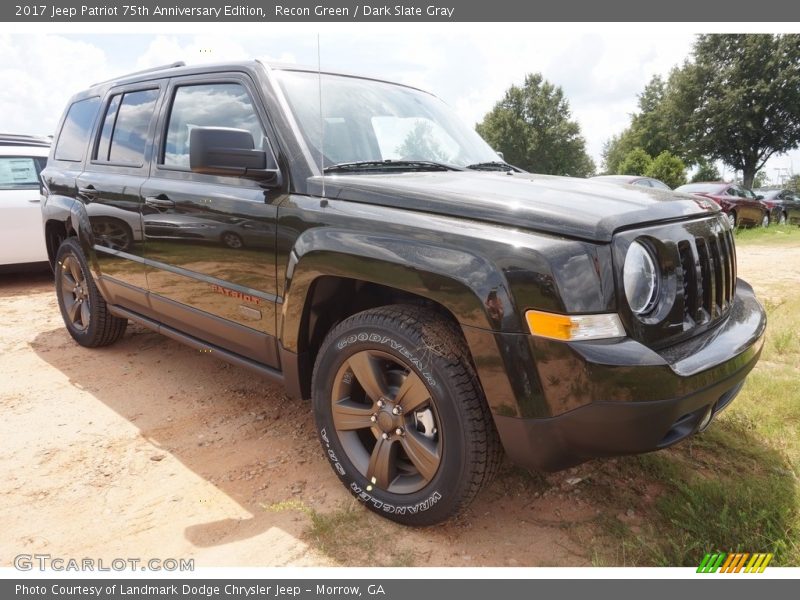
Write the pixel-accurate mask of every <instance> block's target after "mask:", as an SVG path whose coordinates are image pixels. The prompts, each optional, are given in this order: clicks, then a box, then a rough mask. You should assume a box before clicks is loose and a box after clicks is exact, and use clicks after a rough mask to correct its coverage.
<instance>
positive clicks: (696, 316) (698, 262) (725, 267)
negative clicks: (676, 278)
mask: <svg viewBox="0 0 800 600" xmlns="http://www.w3.org/2000/svg"><path fill="white" fill-rule="evenodd" d="M678 254H679V258H680V264H681V280H682V281H681V283H682V285H683V317H684V324H685V326H687V327H692V326H694V325H699V324H702V323H707V322H709V321H713V320H715V319H717V318H718V317H721V316H722V315H724V314H726V313H727V312H728V309H729V308H730V305H731V302H732V301H733V295H734V291H735V289H736V249H735V247H734V243H733V234H732V232H731V230H730V229H723V228H722V227H713V228H711V229H710V230H709V231H707V232H705V234H704V235H703V236H702V237H694V238H689V239H684V240H682V241H680V242H678Z"/></svg>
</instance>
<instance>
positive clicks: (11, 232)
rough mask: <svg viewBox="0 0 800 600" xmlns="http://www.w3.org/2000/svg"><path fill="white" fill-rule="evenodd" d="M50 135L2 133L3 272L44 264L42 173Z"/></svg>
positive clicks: (0, 224)
mask: <svg viewBox="0 0 800 600" xmlns="http://www.w3.org/2000/svg"><path fill="white" fill-rule="evenodd" d="M49 153H50V139H49V138H45V137H37V136H31V135H12V134H0V272H3V271H10V270H25V269H26V268H30V267H34V266H39V264H41V265H45V264H46V263H47V248H46V247H45V241H44V231H43V228H42V213H41V209H40V203H41V199H42V196H41V182H40V179H39V174H40V173H41V172H42V169H44V167H45V164H46V163H47V155H48V154H49Z"/></svg>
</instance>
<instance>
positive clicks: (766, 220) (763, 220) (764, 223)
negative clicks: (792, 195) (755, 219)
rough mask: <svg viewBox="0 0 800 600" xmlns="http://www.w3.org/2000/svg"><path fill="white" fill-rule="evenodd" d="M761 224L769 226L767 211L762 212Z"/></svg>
mask: <svg viewBox="0 0 800 600" xmlns="http://www.w3.org/2000/svg"><path fill="white" fill-rule="evenodd" d="M761 226H762V227H769V213H764V216H762V217H761Z"/></svg>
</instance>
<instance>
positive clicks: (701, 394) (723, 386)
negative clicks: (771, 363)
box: [494, 280, 766, 471]
mask: <svg viewBox="0 0 800 600" xmlns="http://www.w3.org/2000/svg"><path fill="white" fill-rule="evenodd" d="M765 329H766V315H765V313H764V310H763V308H762V307H761V305H760V304H759V303H758V301H757V300H756V298H755V295H754V294H753V290H752V288H751V287H750V286H749V285H747V284H746V283H744V282H743V281H741V280H739V281H738V282H737V288H736V296H735V301H734V305H733V307H732V309H731V312H730V314H729V315H728V317H727V318H726V319H725V320H724V321H723V322H722V323H720V324H719V325H718V326H716V327H715V328H713V329H712V330H709V331H707V332H705V333H703V334H702V335H699V336H697V337H695V338H692V339H690V340H689V341H687V342H683V343H681V344H677V345H675V346H671V347H669V348H666V349H663V350H660V351H659V352H655V351H653V350H650V349H649V348H647V347H645V346H643V345H641V344H639V343H638V342H636V341H634V340H631V339H625V340H622V341H618V342H614V343H607V342H581V343H569V344H566V343H561V342H546V344H553V343H556V344H561V346H562V347H561V348H560V349H559V350H558V351H555V350H553V348H552V347H549V351H547V352H545V351H544V350H543V348H544V346H543V342H542V341H541V340H535V341H532V342H531V343H532V344H533V345H534V347H535V348H534V351H533V354H534V355H538V356H539V358H542V357H545V356H546V357H548V358H549V361H550V364H549V365H547V364H545V365H542V364H540V365H539V370H540V375H541V377H540V379H541V381H542V384H543V388H544V392H545V395H546V396H549V397H550V398H549V402H548V404H549V405H550V406H551V407H554V406H555V405H557V403H558V402H559V400H558V399H556V398H554V396H555V395H557V394H558V393H559V392H562V393H561V396H560V397H561V400H562V401H563V402H565V404H564V406H566V407H573V406H574V408H568V410H565V411H564V412H562V413H561V414H557V416H548V417H537V418H520V417H516V416H504V415H502V414H498V413H497V412H495V415H494V418H495V424H496V426H497V430H498V432H499V434H500V437H501V440H502V442H503V446H504V447H505V450H506V453H507V454H508V455H509V458H511V459H512V460H513V461H514V462H516V463H518V464H520V465H522V466H525V467H529V468H534V469H537V470H547V471H554V470H558V469H563V468H566V467H569V466H572V465H575V464H578V463H581V462H583V461H585V460H588V459H590V458H594V457H599V456H612V455H620V454H636V453H641V452H649V451H651V450H658V449H660V448H665V447H667V446H671V445H672V444H675V443H677V442H679V441H680V440H683V439H685V438H686V437H688V436H690V435H692V434H694V433H695V432H697V431H698V429H699V428H700V427H701V426H702V425H707V418H708V417H709V416H713V415H715V414H717V413H719V412H720V411H721V410H722V409H724V408H725V407H726V406H727V405H728V404H730V402H731V401H732V400H733V399H734V398H735V397H736V395H737V394H738V393H739V391H740V390H741V388H742V385H743V384H744V379H745V377H746V376H747V374H748V373H749V372H750V370H751V369H752V368H753V367H754V366H755V364H756V362H757V361H758V358H759V356H760V354H761V349H762V346H763V341H764V331H765ZM559 353H561V354H559ZM564 355H566V356H567V357H568V359H564V360H562V359H561V358H555V359H554V358H552V357H553V356H555V357H559V356H564ZM545 362H547V361H545ZM558 365H560V367H561V372H562V374H563V371H564V367H565V366H569V371H570V375H571V377H569V378H568V381H567V382H563V381H557V380H558V379H560V378H558V377H553V375H552V370H553V369H552V368H555V367H556V366H558ZM548 366H549V367H551V369H550V370H551V374H550V375H548V374H547V373H548ZM548 382H549V383H548ZM709 412H710V413H711V415H709Z"/></svg>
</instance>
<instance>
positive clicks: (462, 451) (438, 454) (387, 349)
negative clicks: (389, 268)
mask: <svg viewBox="0 0 800 600" xmlns="http://www.w3.org/2000/svg"><path fill="white" fill-rule="evenodd" d="M312 396H313V405H314V413H315V418H316V422H317V428H318V431H319V435H320V440H321V442H322V447H323V450H324V452H325V454H326V455H327V457H328V460H330V462H331V464H332V466H333V468H334V470H335V471H336V473H337V475H338V476H339V479H340V480H341V481H342V483H344V485H345V486H346V487H347V488H348V489H349V490H350V493H352V494H353V495H354V496H355V497H356V498H358V499H359V500H360V501H361V502H363V503H364V504H365V505H366V506H367V508H369V509H370V510H372V511H374V512H376V513H378V514H380V515H382V516H384V517H386V518H388V519H391V520H393V521H397V522H398V523H403V524H406V525H417V526H422V525H432V524H434V523H438V522H441V521H444V520H446V519H448V518H449V517H451V516H453V515H454V514H456V513H458V512H459V511H460V510H462V509H463V508H464V507H465V506H467V504H469V503H470V502H471V501H472V500H473V499H474V497H475V496H476V495H477V494H478V492H479V491H480V490H481V488H482V487H484V486H485V485H486V484H487V483H488V482H489V481H490V480H491V478H492V477H493V476H494V474H495V472H496V471H497V467H498V465H499V463H500V459H501V456H502V451H501V446H500V442H499V438H498V436H497V432H496V430H495V428H494V424H493V422H492V417H491V414H490V413H489V409H488V406H487V404H486V401H485V398H484V396H483V392H482V390H481V387H480V384H479V382H478V378H477V376H476V374H475V371H474V369H473V367H472V363H471V361H470V358H469V353H468V351H467V349H466V343H465V342H464V339H463V337H462V336H461V332H460V331H459V330H458V328H457V327H455V326H454V325H453V324H452V323H451V322H450V321H449V320H447V319H445V318H443V317H441V316H439V315H438V314H437V313H435V312H433V311H431V310H429V309H426V308H422V307H415V306H407V305H393V306H387V307H382V308H377V309H373V310H368V311H364V312H362V313H358V314H356V315H353V316H352V317H350V318H348V319H346V320H345V321H343V322H342V323H340V324H339V325H338V326H336V327H335V328H334V329H333V330H332V331H331V332H330V333H329V334H328V336H327V337H326V338H325V341H324V342H323V344H322V347H321V348H320V351H319V354H318V357H317V362H316V365H315V368H314V376H313V381H312Z"/></svg>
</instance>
